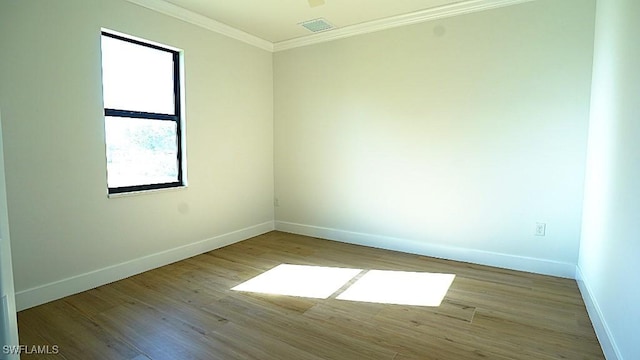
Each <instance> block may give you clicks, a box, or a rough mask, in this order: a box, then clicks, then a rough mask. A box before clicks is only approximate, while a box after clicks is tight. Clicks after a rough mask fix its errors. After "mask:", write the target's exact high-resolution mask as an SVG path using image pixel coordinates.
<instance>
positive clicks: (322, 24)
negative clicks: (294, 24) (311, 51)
mask: <svg viewBox="0 0 640 360" xmlns="http://www.w3.org/2000/svg"><path fill="white" fill-rule="evenodd" d="M299 25H302V26H304V27H305V28H306V29H307V30H309V31H311V32H314V33H316V32H322V31H327V30H331V29H333V25H331V24H329V22H327V20H325V19H323V18H319V19H313V20H309V21H305V22H301V23H300V24H299Z"/></svg>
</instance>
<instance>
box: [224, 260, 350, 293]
mask: <svg viewBox="0 0 640 360" xmlns="http://www.w3.org/2000/svg"><path fill="white" fill-rule="evenodd" d="M361 271H362V269H349V268H336V267H324V266H309V265H291V264H280V265H278V266H276V267H274V268H273V269H271V270H269V271H266V272H264V273H262V274H260V275H258V276H256V277H254V278H252V279H250V280H248V281H246V282H244V283H242V284H240V285H238V286H236V287H233V288H232V289H231V290H237V291H248V292H257V293H264V294H277V295H289V296H301V297H309V298H316V299H326V298H328V297H329V296H331V294H333V293H334V292H336V291H338V290H339V289H340V288H341V287H342V286H343V285H344V284H346V283H347V282H348V281H349V280H351V279H353V278H354V277H355V276H356V275H358V274H359V273H360V272H361Z"/></svg>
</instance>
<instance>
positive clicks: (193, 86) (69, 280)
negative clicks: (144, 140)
mask: <svg viewBox="0 0 640 360" xmlns="http://www.w3.org/2000/svg"><path fill="white" fill-rule="evenodd" d="M101 27H105V28H109V29H112V30H116V31H120V32H123V33H127V34H131V35H134V36H137V37H141V38H145V39H149V40H152V41H156V42H160V43H164V44H167V45H170V46H174V47H177V48H181V49H183V50H184V54H185V63H186V79H185V81H186V89H185V90H186V96H187V101H186V140H187V158H188V183H189V187H188V188H187V189H185V190H175V191H163V192H157V193H151V194H145V195H138V196H128V197H121V198H111V199H109V198H107V184H106V170H105V145H104V129H103V115H102V111H103V109H102V98H101V96H102V95H101V74H100V66H101V65H100V28H101ZM0 45H1V52H0V64H2V66H0V107H1V108H2V110H3V114H2V120H3V124H2V125H3V134H4V150H5V161H6V177H7V191H8V205H9V217H10V228H11V239H12V245H13V260H14V261H13V264H14V275H15V287H16V291H17V299H18V307H19V308H24V307H28V306H32V305H35V304H38V303H40V302H43V301H47V300H51V299H53V298H56V297H60V296H63V295H66V294H68V293H72V292H76V291H80V290H84V289H85V288H88V287H92V286H95V285H98V284H99V283H102V282H108V281H113V280H115V279H116V278H117V277H121V276H127V275H130V274H131V273H133V272H139V271H143V270H145V269H147V268H149V267H154V266H157V265H160V264H162V263H166V262H170V261H174V260H177V258H180V257H184V256H189V255H193V254H195V253H198V252H201V251H206V250H208V249H211V248H214V247H217V246H220V245H222V244H226V243H229V242H233V241H238V240H241V239H244V238H246V237H248V236H251V235H255V234H257V233H260V232H264V231H268V230H269V229H271V228H272V227H273V203H272V199H273V78H272V74H273V73H272V55H271V53H269V52H267V51H263V50H259V49H257V48H254V47H252V46H250V45H247V44H244V43H241V42H239V41H236V40H232V39H229V38H226V37H224V36H222V35H217V34H215V33H212V32H210V31H207V30H205V29H202V28H199V27H196V26H194V25H190V24H187V23H185V22H182V21H179V20H177V19H174V18H171V17H168V16H164V15H161V14H159V13H156V12H153V11H151V10H147V9H144V8H142V7H139V6H136V5H133V4H130V3H127V2H125V1H121V0H94V1H86V0H65V1H46V0H30V1H17V0H7V1H2V2H1V3H0Z"/></svg>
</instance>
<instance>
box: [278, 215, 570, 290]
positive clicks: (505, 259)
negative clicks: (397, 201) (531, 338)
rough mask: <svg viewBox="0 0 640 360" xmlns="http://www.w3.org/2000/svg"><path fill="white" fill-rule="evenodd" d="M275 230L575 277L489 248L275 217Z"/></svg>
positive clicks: (560, 267) (554, 265) (565, 268)
mask: <svg viewBox="0 0 640 360" xmlns="http://www.w3.org/2000/svg"><path fill="white" fill-rule="evenodd" d="M275 228H276V230H280V231H284V232H289V233H294V234H300V235H307V236H313V237H318V238H322V239H328V240H335V241H340V242H345V243H349V244H356V245H364V246H369V247H374V248H380V249H387V250H395V251H400V252H405V253H411V254H418V255H425V256H431V257H436V258H441V259H448V260H456V261H464V262H470V263H474V264H480V265H489V266H494V267H499V268H504V269H511V270H519V271H526V272H531V273H536V274H543V275H552V276H558V277H563V278H569V279H575V276H576V265H575V264H571V263H565V262H560V261H553V260H547V259H538V258H531V257H525V256H517V255H509V254H502V253H496V252H490V251H483V250H476V249H467V248H460V247H453V246H445V245H436V244H429V243H425V242H418V241H412V240H407V239H398V238H392V237H387V236H380V235H373V234H366V233H358V232H352V231H345V230H339V229H331V228H325V227H318V226H311V225H304V224H296V223H290V222H286V221H276V222H275Z"/></svg>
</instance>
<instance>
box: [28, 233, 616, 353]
mask: <svg viewBox="0 0 640 360" xmlns="http://www.w3.org/2000/svg"><path fill="white" fill-rule="evenodd" d="M283 263H288V264H300V265H317V266H335V267H348V268H357V269H363V270H397V271H420V272H435V273H448V274H455V275H456V278H455V280H454V281H453V283H452V285H451V287H450V289H449V291H448V292H447V294H446V296H445V298H444V300H443V301H442V303H441V305H440V306H437V307H419V306H407V305H389V304H375V303H367V302H356V301H343V300H338V299H337V298H336V297H337V294H339V293H340V292H341V291H344V290H346V289H347V288H348V287H349V286H350V285H351V284H353V283H354V282H355V281H356V280H357V278H354V279H352V280H351V281H350V282H348V283H346V284H344V285H343V286H342V288H341V290H339V291H338V292H337V293H336V294H334V295H332V296H331V297H329V298H327V299H310V298H301V297H290V296H281V295H267V294H255V293H247V292H238V291H233V290H231V288H232V287H234V286H236V285H238V284H240V283H242V282H244V281H246V280H249V279H251V278H253V277H255V276H257V275H259V274H261V273H263V272H264V271H267V270H269V269H271V268H273V267H275V266H277V265H280V264H283ZM359 276H360V275H359ZM418 286H419V285H418ZM18 323H19V330H20V339H21V342H22V344H25V345H58V346H59V347H60V351H61V354H60V355H54V356H52V355H49V356H47V355H23V358H28V359H51V358H55V359H62V360H74V359H82V360H84V359H116V360H118V359H124V360H156V359H214V360H215V359H225V360H227V359H261V360H265V359H267V360H271V359H273V360H280V359H296V360H298V359H300V360H325V359H340V360H345V359H346V360H350V359H358V360H359V359H374V360H375V359H380V360H392V359H393V360H412V359H421V360H424V359H434V360H435V359H439V360H443V359H452V360H477V359H492V360H507V359H520V360H546V359H559V358H567V359H590V360H602V359H604V355H603V354H602V350H601V349H600V346H599V344H598V341H597V338H596V336H595V333H594V331H593V328H592V326H591V323H590V321H589V317H588V315H587V313H586V310H585V306H584V303H583V302H582V298H581V296H580V293H579V290H578V288H577V285H576V283H575V281H573V280H568V279H559V278H554V277H550V276H542V275H535V274H529V273H524V272H517V271H510V270H505V269H496V268H492V267H489V266H482V265H475V264H469V263H461V262H455V261H447V260H442V259H434V258H429V257H425V256H419V255H414V254H405V253H397V252H393V251H388V250H380V249H374V248H367V247H362V246H357V245H351V244H343V243H339V242H334V241H328V240H322V239H317V238H311V237H306V236H301V235H293V234H287V233H282V232H276V231H274V232H270V233H268V234H264V235H261V236H258V237H255V238H252V239H248V240H245V241H243V242H240V243H237V244H233V245H230V246H227V247H224V248H221V249H218V250H215V251H211V252H208V253H205V254H202V255H198V256H194V257H192V258H189V259H185V260H183V261H180V262H177V263H174V264H170V265H167V266H164V267H161V268H158V269H154V270H151V271H148V272H146V273H143V274H140V275H137V276H133V277H130V278H127V279H124V280H121V281H117V282H114V283H112V284H108V285H104V286H101V287H98V288H96V289H92V290H89V291H85V292H83V293H79V294H76V295H73V296H70V297H67V298H64V299H61V300H58V301H54V302H51V303H49V304H44V305H41V306H38V307H35V308H32V309H28V310H25V311H22V312H20V313H19V314H18Z"/></svg>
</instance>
